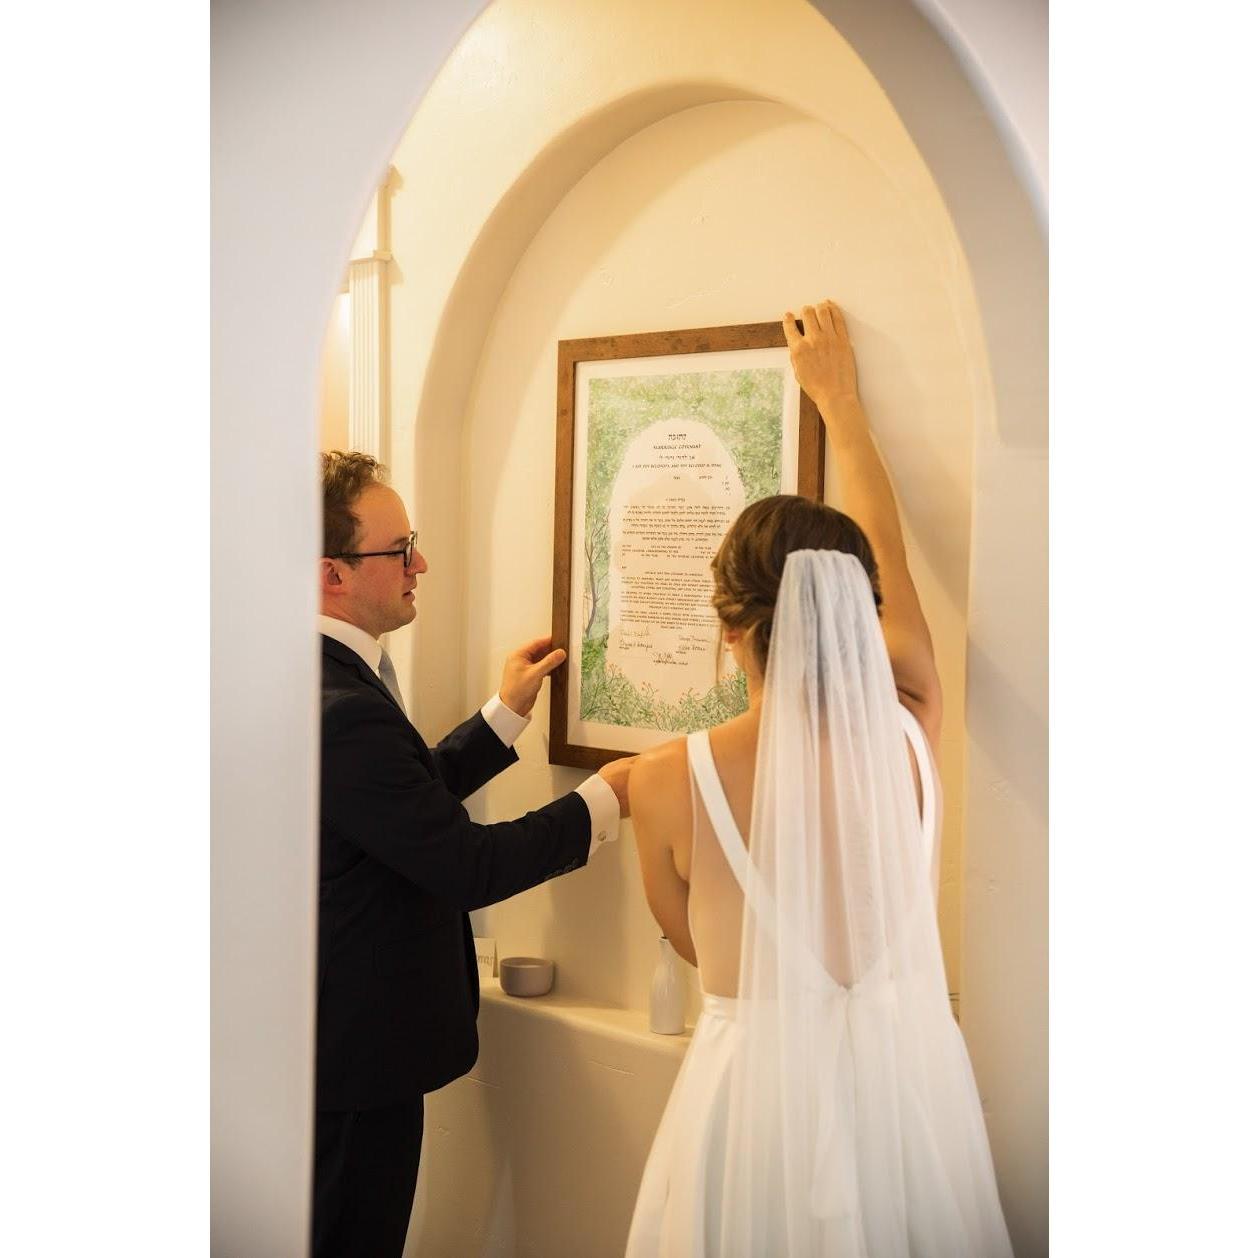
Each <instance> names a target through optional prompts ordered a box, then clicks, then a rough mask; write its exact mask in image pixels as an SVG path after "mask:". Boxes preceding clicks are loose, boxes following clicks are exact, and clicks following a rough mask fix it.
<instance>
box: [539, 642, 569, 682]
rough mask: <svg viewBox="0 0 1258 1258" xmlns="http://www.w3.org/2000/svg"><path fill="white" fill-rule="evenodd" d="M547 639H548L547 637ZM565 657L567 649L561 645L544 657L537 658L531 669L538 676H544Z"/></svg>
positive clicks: (552, 670) (566, 656) (555, 667)
mask: <svg viewBox="0 0 1258 1258" xmlns="http://www.w3.org/2000/svg"><path fill="white" fill-rule="evenodd" d="M547 641H550V639H549V638H548V639H547ZM567 658H568V653H567V651H565V650H564V649H563V648H562V647H556V648H555V650H553V651H552V652H551V653H550V654H549V655H548V656H546V658H545V659H542V660H539V661H538V662H537V663H536V664H534V665H533V671H534V672H535V673H536V674H537V675H538V676H539V677H545V676H546V674H547V673H553V672H554V671H555V669H557V668H558V667H559V665H560V664H562V663H563V662H564V660H566V659H567Z"/></svg>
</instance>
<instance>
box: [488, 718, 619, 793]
mask: <svg viewBox="0 0 1258 1258" xmlns="http://www.w3.org/2000/svg"><path fill="white" fill-rule="evenodd" d="M480 714H481V716H483V717H484V718H485V724H486V725H488V726H489V728H490V729H491V730H493V731H494V733H495V734H497V735H498V737H499V738H500V739H501V740H502V744H503V746H504V747H510V746H511V745H512V744H513V743H514V742H515V740H516V739H517V738H519V737H520V735H521V734H523V733H524V731H525V729H527V728H528V723H529V722H530V721H531V720H532V719H533V718H532V717H531V716H521V715H520V714H519V713H518V712H512V711H511V709H510V708H509V707H507V705H506V704H505V703H503V701H502V700H501V699H500V698H499V697H498V696H497V695H493V696H492V697H491V698H490V699H489V701H488V702H487V703H486V704H485V706H484V707H483V708H481V710H480ZM607 789H608V790H611V787H608V788H607ZM612 794H613V795H614V794H615V791H612Z"/></svg>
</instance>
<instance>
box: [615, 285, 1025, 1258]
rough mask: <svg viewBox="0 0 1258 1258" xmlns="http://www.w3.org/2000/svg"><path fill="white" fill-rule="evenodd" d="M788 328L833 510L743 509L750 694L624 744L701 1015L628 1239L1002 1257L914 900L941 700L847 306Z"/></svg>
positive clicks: (925, 874) (935, 836)
mask: <svg viewBox="0 0 1258 1258" xmlns="http://www.w3.org/2000/svg"><path fill="white" fill-rule="evenodd" d="M802 323H803V328H804V330H803V332H802V334H801V333H800V332H799V331H798V330H797V328H796V324H795V319H794V316H793V315H790V314H788V315H787V316H786V317H785V319H784V320H783V327H784V329H785V332H786V337H787V344H788V345H789V346H790V351H791V362H792V365H793V366H794V369H795V374H796V376H797V378H798V380H799V383H800V386H801V387H802V388H803V389H804V390H805V391H806V392H807V393H808V394H809V396H810V397H812V399H813V400H814V401H815V402H816V403H817V406H818V408H819V410H820V411H821V415H822V418H823V420H824V422H825V425H826V431H827V435H828V437H829V441H830V444H831V446H832V447H833V449H834V451H835V454H836V462H837V465H838V469H839V481H840V483H839V497H840V500H841V501H842V502H843V503H844V506H845V507H846V509H847V511H848V512H850V515H845V514H843V513H840V512H838V511H835V510H833V509H831V508H829V507H825V506H822V505H820V504H816V503H812V502H809V501H807V500H805V499H802V498H796V497H793V496H787V495H783V496H780V497H776V498H770V499H765V500H763V501H761V502H757V503H753V504H752V505H751V506H750V507H748V508H747V509H746V510H745V511H744V512H743V513H742V515H741V516H740V517H739V519H738V520H737V521H736V522H735V524H734V526H733V527H732V528H731V530H730V532H729V534H728V535H727V537H726V538H725V540H724V541H723V543H722V545H721V548H720V551H719V552H718V554H717V557H716V560H715V562H714V564H713V568H714V572H715V578H716V582H715V584H716V593H715V597H714V606H715V608H716V610H717V613H718V615H719V616H720V619H721V622H722V626H723V630H724V637H725V641H726V643H727V644H728V646H729V649H730V650H731V651H732V652H733V654H734V656H735V658H736V660H737V662H738V664H739V665H740V666H741V667H742V669H743V670H744V672H745V673H746V675H747V684H748V696H749V699H750V706H749V709H748V711H747V712H745V713H744V714H743V715H741V716H738V717H736V718H735V719H734V720H732V721H728V722H726V723H725V724H724V725H721V726H718V727H716V728H715V729H712V730H710V731H699V732H697V733H695V734H691V735H690V736H689V738H687V739H678V740H676V741H674V742H671V743H668V744H665V745H664V746H661V747H659V748H657V749H655V750H654V751H651V752H649V753H647V754H645V755H643V756H642V757H641V758H640V759H639V761H638V762H637V764H636V765H635V766H634V769H633V772H632V774H631V777H630V783H629V794H630V803H631V807H632V815H633V819H634V831H635V834H636V837H637V844H638V853H639V858H640V861H641V865H642V875H643V881H644V884H645V887H646V894H647V900H648V902H649V903H650V906H651V910H652V912H653V913H654V914H655V917H656V919H657V920H658V921H659V923H660V926H661V928H662V929H663V930H664V933H665V934H666V935H667V936H668V937H669V939H670V940H671V941H672V943H673V946H674V947H675V948H676V949H677V951H678V952H679V953H680V954H681V955H682V956H683V957H685V958H686V959H687V960H689V961H690V962H691V963H692V964H694V965H696V966H698V969H699V976H700V982H701V986H702V988H703V992H704V1011H703V1015H702V1016H701V1018H700V1020H699V1023H698V1025H697V1026H696V1028H695V1032H694V1038H693V1040H692V1043H691V1046H690V1049H689V1051H688V1053H687V1055H686V1058H685V1061H684V1062H683V1064H682V1068H681V1070H680V1072H679V1074H678V1077H677V1082H676V1084H675V1086H674V1089H673V1093H672V1096H671V1097H670V1100H669V1103H668V1106H667V1108H666V1110H665V1113H664V1116H663V1119H662V1120H661V1123H660V1128H659V1131H658V1133H657V1135H656V1138H655V1142H654V1144H653V1146H652V1149H651V1153H650V1156H649V1158H648V1160H647V1165H646V1169H645V1171H644V1173H643V1178H642V1184H641V1188H640V1190H639V1195H638V1202H637V1207H636V1209H635V1211H634V1217H633V1222H632V1225H631V1227H630V1233H629V1239H628V1246H627V1255H628V1258H699V1256H701V1255H720V1258H848V1256H850V1258H928V1256H929V1258H963V1256H964V1258H997V1256H999V1258H1004V1256H1006V1255H1009V1254H1011V1249H1010V1245H1009V1238H1008V1233H1007V1231H1006V1228H1005V1223H1004V1218H1003V1215H1002V1214H1001V1209H1000V1203H999V1199H998V1197H997V1195H996V1186H995V1176H994V1172H993V1168H992V1161H991V1154H990V1151H989V1148H988V1143H987V1135H986V1131H985V1128H984V1125H983V1119H982V1112H981V1107H980V1105H979V1099H978V1095H977V1091H976V1089H975V1086H974V1079H973V1074H972V1071H971V1069H970V1063H969V1058H968V1055H967V1053H966V1049H965V1045H964V1042H963V1041H962V1039H961V1036H960V1032H959V1030H958V1028H957V1026H956V1023H955V1022H954V1020H953V1018H952V1014H951V1008H950V1005H949V1002H948V992H947V983H946V980H945V977H944V970H943V960H942V954H941V951H940V944H939V936H938V930H937V926H936V922H935V896H936V891H937V880H938V859H939V833H940V821H939V819H940V816H941V811H942V810H941V807H940V799H939V779H938V774H937V772H936V769H935V753H936V752H937V747H938V739H939V730H940V721H941V714H942V706H941V695H940V687H939V679H938V674H937V672H936V669H935V662H934V652H933V649H932V646H931V639H930V632H929V630H928V628H927V625H926V621H925V618H924V617H923V615H922V610H921V606H920V604H919V602H918V598H917V593H916V590H915V589H914V587H913V582H912V579H911V577H910V575H909V570H908V565H907V562H906V560H905V553H904V543H903V538H902V536H901V532H900V524H899V517H898V514H897V511H896V505H895V497H894V494H893V492H892V489H891V485H890V482H889V480H888V479H887V475H886V471H885V469H884V468H883V465H882V461H881V459H880V458H879V455H878V452H877V449H876V447H875V446H874V443H873V440H872V438H871V436H870V432H869V425H868V422H867V420H866V418H865V414H864V410H863V408H862V406H861V403H860V397H859V393H858V391H857V382H856V367H855V362H854V360H853V356H852V351H851V345H850V341H849V339H848V336H847V330H846V327H845V325H844V321H843V316H842V314H841V312H840V311H839V309H838V307H837V306H836V305H835V304H834V303H833V302H825V303H822V304H821V305H820V306H819V307H817V308H813V307H811V306H806V307H805V308H804V310H803V313H802Z"/></svg>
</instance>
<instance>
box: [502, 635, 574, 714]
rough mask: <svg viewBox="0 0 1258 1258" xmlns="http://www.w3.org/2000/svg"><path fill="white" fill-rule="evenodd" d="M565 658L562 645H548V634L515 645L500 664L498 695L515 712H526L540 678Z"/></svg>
mask: <svg viewBox="0 0 1258 1258" xmlns="http://www.w3.org/2000/svg"><path fill="white" fill-rule="evenodd" d="M565 659H567V655H566V653H565V652H564V651H563V650H562V649H558V648H557V649H556V650H554V651H552V650H551V649H550V638H549V637H545V638H534V639H533V641H532V642H526V643H525V644H524V645H523V646H521V647H517V648H516V649H515V650H514V651H512V652H511V654H510V655H508V656H507V662H506V664H505V665H504V666H503V669H502V686H501V687H500V688H499V690H498V698H499V699H501V700H502V701H503V703H505V704H506V705H507V707H509V708H510V709H511V711H512V712H514V713H516V715H517V716H528V714H529V713H530V712H532V710H533V704H535V703H536V702H537V692H538V691H539V690H540V689H541V688H542V679H543V678H544V677H545V676H546V675H547V674H548V673H553V672H554V671H555V669H557V668H558V667H559V665H560V664H562V663H563V662H564V660H565Z"/></svg>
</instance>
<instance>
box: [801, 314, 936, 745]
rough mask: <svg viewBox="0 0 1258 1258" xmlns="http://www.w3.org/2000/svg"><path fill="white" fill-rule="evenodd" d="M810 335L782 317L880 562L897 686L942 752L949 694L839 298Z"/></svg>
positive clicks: (812, 318)
mask: <svg viewBox="0 0 1258 1258" xmlns="http://www.w3.org/2000/svg"><path fill="white" fill-rule="evenodd" d="M800 319H801V322H802V323H803V327H804V330H803V332H802V333H801V332H800V331H799V329H798V327H797V326H796V322H795V316H794V315H793V314H791V313H790V312H789V311H788V312H787V314H786V316H785V318H783V320H782V329H783V331H784V332H785V333H786V343H787V345H788V346H789V347H790V351H791V366H792V367H794V369H795V378H796V379H797V380H798V381H799V385H800V388H802V389H803V390H804V392H805V393H807V394H808V396H809V397H810V398H812V400H813V401H814V402H815V403H816V404H817V409H818V410H819V411H820V412H821V418H822V420H823V421H824V423H825V426H826V436H827V437H828V439H829V441H830V444H831V445H832V446H833V447H834V453H835V459H836V462H837V463H838V471H839V502H840V506H841V508H842V510H843V511H844V512H845V513H846V514H847V515H850V516H851V517H852V519H853V520H855V521H856V523H857V524H859V525H860V526H861V528H862V529H863V530H864V532H865V536H866V537H868V538H869V544H870V545H871V546H872V547H873V549H874V558H875V559H876V560H877V562H878V575H879V582H880V585H881V591H882V632H883V637H884V638H885V639H886V643H887V653H888V654H889V655H890V657H891V671H892V673H893V675H894V677H895V684H896V689H897V690H898V691H899V693H900V698H901V700H902V701H903V703H904V705H905V707H907V708H908V709H909V711H910V712H912V713H913V715H914V716H916V717H917V719H918V721H919V722H920V723H921V725H922V728H923V729H924V730H925V731H926V736H927V738H928V739H929V740H930V742H931V745H932V747H933V748H935V750H936V751H938V744H939V730H940V724H941V722H942V718H943V696H942V692H941V691H940V687H939V673H938V671H937V670H936V668H935V650H934V646H933V645H932V644H931V640H930V628H929V626H928V625H927V624H926V617H925V616H924V615H923V614H922V606H921V603H920V602H919V601H918V597H917V590H916V588H915V587H914V585H913V578H912V576H911V575H910V573H909V565H908V559H907V558H906V556H905V553H904V536H903V534H902V533H901V531H900V513H899V511H898V509H897V508H896V502H895V492H894V490H893V489H892V488H891V480H890V478H889V477H888V476H887V469H886V468H885V466H884V465H883V462H882V457H881V455H879V453H878V447H877V446H876V445H875V444H874V439H873V435H872V434H871V433H870V431H869V420H868V418H867V417H866V415H865V408H864V407H863V406H862V405H861V400H860V393H859V391H858V389H857V385H856V359H855V357H854V355H853V353H852V342H851V340H850V338H849V337H848V333H847V324H846V323H845V322H844V319H843V312H842V311H841V310H840V309H839V308H838V306H836V305H835V304H834V302H832V301H824V302H822V303H821V304H820V305H819V306H816V307H813V306H805V307H804V308H803V310H802V312H801V314H800Z"/></svg>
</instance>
